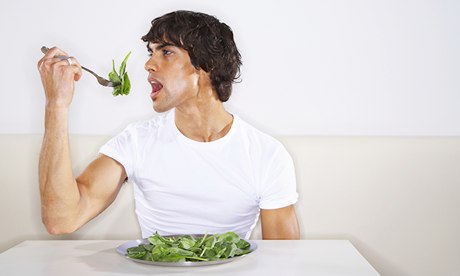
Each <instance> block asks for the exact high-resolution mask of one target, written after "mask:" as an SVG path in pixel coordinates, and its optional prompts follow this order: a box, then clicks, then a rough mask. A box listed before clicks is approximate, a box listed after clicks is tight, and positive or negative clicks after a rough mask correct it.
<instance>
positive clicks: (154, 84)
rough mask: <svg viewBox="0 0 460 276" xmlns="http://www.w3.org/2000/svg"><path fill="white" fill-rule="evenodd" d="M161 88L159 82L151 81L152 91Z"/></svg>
mask: <svg viewBox="0 0 460 276" xmlns="http://www.w3.org/2000/svg"><path fill="white" fill-rule="evenodd" d="M161 88H163V85H161V83H152V92H153V93H155V92H158V91H159V90H160V89H161Z"/></svg>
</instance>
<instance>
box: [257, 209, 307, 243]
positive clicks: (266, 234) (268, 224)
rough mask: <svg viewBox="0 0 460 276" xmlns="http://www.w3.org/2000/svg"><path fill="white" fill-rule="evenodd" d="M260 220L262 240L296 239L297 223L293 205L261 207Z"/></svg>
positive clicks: (298, 235) (298, 236)
mask: <svg viewBox="0 0 460 276" xmlns="http://www.w3.org/2000/svg"><path fill="white" fill-rule="evenodd" d="M260 222H261V225H262V238H263V239H264V240H298V239H300V233H299V224H298V222H297V216H296V213H295V209H294V205H289V206H286V207H282V208H278V209H261V210H260Z"/></svg>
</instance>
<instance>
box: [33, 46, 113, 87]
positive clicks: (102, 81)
mask: <svg viewBox="0 0 460 276" xmlns="http://www.w3.org/2000/svg"><path fill="white" fill-rule="evenodd" d="M48 50H49V48H48V47H45V46H43V47H42V48H41V51H42V53H44V54H46V52H48ZM55 57H57V58H59V59H60V60H65V59H68V58H69V57H68V56H55ZM81 69H83V70H85V71H86V72H88V73H90V74H91V75H93V76H95V77H96V79H97V82H98V83H99V84H100V85H102V86H107V87H115V86H118V85H120V83H119V82H112V81H109V80H107V79H104V78H103V77H101V76H99V75H98V74H96V73H94V72H93V71H91V70H90V69H88V68H86V67H84V66H82V67H81Z"/></svg>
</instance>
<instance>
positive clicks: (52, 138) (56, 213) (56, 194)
mask: <svg viewBox="0 0 460 276" xmlns="http://www.w3.org/2000/svg"><path fill="white" fill-rule="evenodd" d="M39 181H40V196H41V203H42V219H43V223H44V224H45V226H46V228H47V230H48V232H50V233H52V234H58V233H62V232H71V231H73V230H74V226H73V225H72V218H73V217H74V216H75V214H76V213H77V212H78V211H77V207H78V202H79V199H80V193H79V190H78V186H77V183H76V181H75V177H74V175H73V172H72V163H71V154H70V146H69V135H68V109H67V108H55V107H47V108H46V111H45V135H44V138H43V144H42V149H41V153H40V160H39Z"/></svg>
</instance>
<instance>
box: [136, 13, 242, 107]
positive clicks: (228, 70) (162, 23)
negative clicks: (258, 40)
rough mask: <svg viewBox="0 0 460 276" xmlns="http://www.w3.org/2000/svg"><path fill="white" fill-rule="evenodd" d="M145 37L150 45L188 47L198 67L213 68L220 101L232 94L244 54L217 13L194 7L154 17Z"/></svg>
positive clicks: (187, 49)
mask: <svg viewBox="0 0 460 276" xmlns="http://www.w3.org/2000/svg"><path fill="white" fill-rule="evenodd" d="M142 40H143V41H145V42H147V47H148V46H149V45H148V43H149V42H152V43H159V44H163V43H169V44H173V45H174V46H177V47H180V48H183V49H185V50H186V51H187V52H188V54H189V56H190V60H191V62H192V65H193V66H194V67H195V68H197V69H203V70H204V71H205V72H207V73H209V72H210V77H211V84H212V86H213V88H214V89H215V90H216V92H217V95H218V96H219V99H220V101H222V102H226V101H227V100H228V98H230V95H231V94H232V83H233V82H234V81H235V80H237V79H238V78H239V77H240V66H241V64H242V63H241V55H240V53H239V52H238V48H237V47H236V44H235V41H234V39H233V32H232V30H231V28H230V27H229V26H228V25H226V24H225V23H222V22H220V21H219V20H218V19H217V18H216V17H214V16H211V15H207V14H204V13H199V12H192V11H175V12H171V13H168V14H165V15H163V16H161V17H158V18H155V19H154V20H153V21H152V27H151V28H150V30H149V32H148V33H147V34H146V35H144V36H143V37H142Z"/></svg>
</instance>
